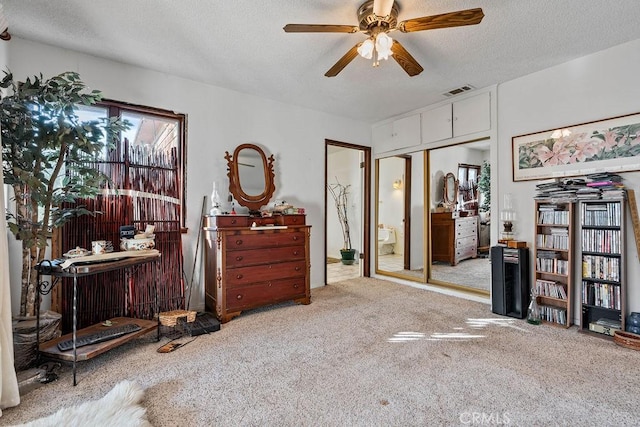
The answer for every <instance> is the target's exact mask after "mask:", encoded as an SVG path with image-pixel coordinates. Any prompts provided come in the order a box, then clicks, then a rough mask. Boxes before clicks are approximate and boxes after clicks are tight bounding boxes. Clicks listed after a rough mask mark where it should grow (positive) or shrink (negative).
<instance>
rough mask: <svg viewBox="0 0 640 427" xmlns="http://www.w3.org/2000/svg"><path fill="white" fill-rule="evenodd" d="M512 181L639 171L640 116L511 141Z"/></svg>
mask: <svg viewBox="0 0 640 427" xmlns="http://www.w3.org/2000/svg"><path fill="white" fill-rule="evenodd" d="M512 145H513V146H512V150H513V151H512V155H513V180H514V181H526V180H534V179H546V178H560V177H568V176H578V175H586V174H590V173H596V172H625V171H632V170H640V113H637V114H630V115H627V116H620V117H614V118H611V119H606V120H600V121H597V122H589V123H583V124H580V125H574V126H571V127H566V128H560V129H551V130H548V131H544V132H537V133H532V134H527V135H520V136H514V137H513V138H512Z"/></svg>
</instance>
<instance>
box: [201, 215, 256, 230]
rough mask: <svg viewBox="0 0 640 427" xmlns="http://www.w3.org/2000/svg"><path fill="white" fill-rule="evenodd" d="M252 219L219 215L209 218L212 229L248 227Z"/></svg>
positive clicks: (241, 216)
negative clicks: (214, 227)
mask: <svg viewBox="0 0 640 427" xmlns="http://www.w3.org/2000/svg"><path fill="white" fill-rule="evenodd" d="M250 219H251V218H249V217H248V216H243V215H218V216H214V217H208V220H209V222H210V225H209V226H210V227H213V226H216V227H248V226H249V224H250V222H249V221H250Z"/></svg>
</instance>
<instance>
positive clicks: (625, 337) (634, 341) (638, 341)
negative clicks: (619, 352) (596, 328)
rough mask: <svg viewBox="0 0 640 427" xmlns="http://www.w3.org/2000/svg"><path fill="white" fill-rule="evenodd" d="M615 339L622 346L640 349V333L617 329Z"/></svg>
mask: <svg viewBox="0 0 640 427" xmlns="http://www.w3.org/2000/svg"><path fill="white" fill-rule="evenodd" d="M613 341H614V342H615V343H616V344H618V345H621V346H622V347H627V348H631V349H633V350H640V335H637V334H632V333H631V332H623V331H615V333H614V334H613Z"/></svg>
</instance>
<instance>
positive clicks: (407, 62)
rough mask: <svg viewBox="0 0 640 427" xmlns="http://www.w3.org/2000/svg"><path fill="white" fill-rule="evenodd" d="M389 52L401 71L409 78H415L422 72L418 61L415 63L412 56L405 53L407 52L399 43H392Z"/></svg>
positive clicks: (395, 41)
mask: <svg viewBox="0 0 640 427" xmlns="http://www.w3.org/2000/svg"><path fill="white" fill-rule="evenodd" d="M391 51H392V52H393V55H392V56H393V59H395V60H396V62H397V63H398V64H400V66H401V67H402V69H403V70H404V71H406V72H407V74H409V76H411V77H413V76H417V75H418V74H420V73H421V72H422V71H423V70H424V68H422V66H421V65H420V64H418V61H416V60H415V59H414V58H413V56H411V54H410V53H409V52H407V50H406V49H405V48H404V46H402V45H401V44H400V42H399V41H397V40H394V41H393V44H392V45H391Z"/></svg>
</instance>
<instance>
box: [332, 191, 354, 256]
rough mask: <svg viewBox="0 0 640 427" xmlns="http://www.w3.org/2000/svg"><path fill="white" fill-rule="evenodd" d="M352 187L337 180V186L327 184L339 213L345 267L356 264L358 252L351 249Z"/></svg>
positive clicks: (341, 254) (341, 251)
mask: <svg viewBox="0 0 640 427" xmlns="http://www.w3.org/2000/svg"><path fill="white" fill-rule="evenodd" d="M349 187H350V185H343V184H340V182H338V180H337V179H336V183H335V184H327V189H328V190H329V193H330V194H331V197H333V201H334V202H335V206H336V210H337V213H338V221H340V227H341V229H342V238H343V244H342V249H340V259H341V261H342V263H343V264H344V265H352V264H353V263H355V254H356V250H355V249H353V248H352V247H351V232H350V229H349V215H348V207H349V204H348V195H349Z"/></svg>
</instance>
